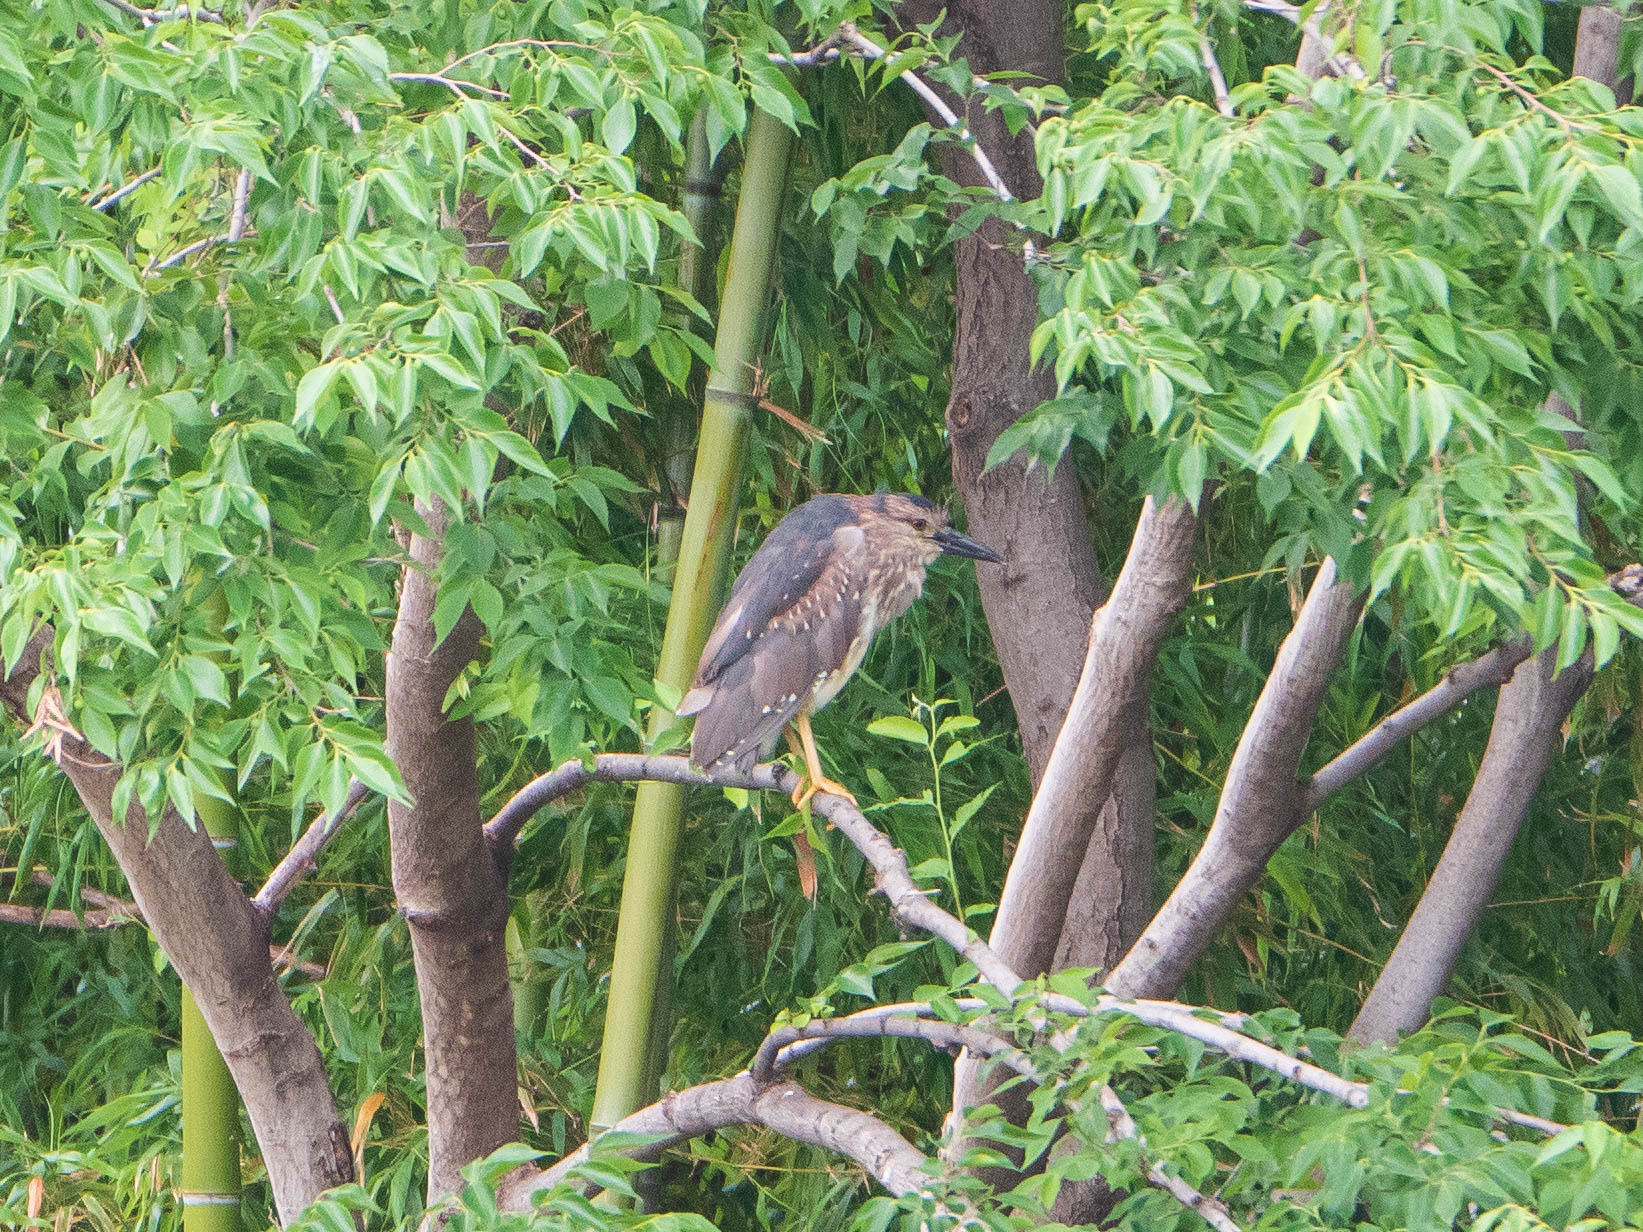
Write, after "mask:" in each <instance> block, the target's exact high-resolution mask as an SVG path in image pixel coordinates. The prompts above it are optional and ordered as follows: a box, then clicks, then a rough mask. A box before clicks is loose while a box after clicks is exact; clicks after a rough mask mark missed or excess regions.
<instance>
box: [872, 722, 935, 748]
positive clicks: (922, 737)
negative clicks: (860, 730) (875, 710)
mask: <svg viewBox="0 0 1643 1232" xmlns="http://www.w3.org/2000/svg"><path fill="white" fill-rule="evenodd" d="M867 730H868V732H869V734H871V735H874V736H884V737H885V738H886V739H889V740H900V741H903V742H904V743H907V744H917V745H921V746H924V747H926V748H927V747H929V743H930V733H929V732H928V731H927V730H926V729H925V727H924V725H923V724H922V723H920V722H918V721H917V720H916V719H910V718H908V717H907V716H906V715H904V714H887V715H885V716H884V717H883V718H882V719H874V720H873V721H872V722H871V723H869V724H868V725H867Z"/></svg>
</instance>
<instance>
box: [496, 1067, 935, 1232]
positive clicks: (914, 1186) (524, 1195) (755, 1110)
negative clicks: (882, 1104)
mask: <svg viewBox="0 0 1643 1232" xmlns="http://www.w3.org/2000/svg"><path fill="white" fill-rule="evenodd" d="M732 1125H763V1126H765V1127H767V1128H769V1129H772V1130H774V1131H775V1132H776V1133H778V1134H781V1135H782V1136H783V1137H784V1138H790V1139H792V1140H793V1141H795V1142H806V1143H809V1144H811V1145H812V1146H820V1147H825V1148H827V1149H828V1150H831V1151H836V1152H838V1153H839V1154H841V1155H844V1156H846V1157H848V1158H850V1159H853V1160H854V1161H855V1162H856V1163H858V1164H860V1165H861V1166H862V1167H863V1168H864V1169H866V1171H867V1173H868V1175H870V1176H872V1177H873V1179H874V1180H876V1181H878V1183H879V1184H880V1185H882V1186H884V1188H885V1189H887V1190H889V1191H890V1192H891V1193H893V1194H896V1195H897V1196H900V1195H902V1194H907V1193H912V1192H914V1191H915V1190H918V1189H921V1188H923V1187H924V1186H925V1185H927V1184H928V1183H929V1180H930V1160H929V1159H928V1158H926V1156H925V1155H924V1154H923V1153H922V1152H920V1151H919V1150H918V1149H916V1148H915V1147H914V1146H913V1145H912V1144H911V1143H909V1142H908V1141H907V1139H905V1138H903V1137H902V1136H901V1135H900V1134H898V1133H897V1132H896V1131H895V1130H893V1129H891V1128H890V1127H889V1126H888V1125H886V1124H885V1123H884V1122H883V1121H880V1120H879V1119H878V1118H877V1117H874V1116H871V1115H869V1114H868V1113H865V1112H861V1111H858V1110H857V1109H855V1108H845V1107H843V1106H841V1105H839V1104H832V1103H828V1102H827V1101H825V1100H820V1099H817V1098H816V1097H815V1096H813V1095H811V1094H809V1093H808V1092H807V1091H805V1090H804V1089H803V1088H802V1087H800V1086H799V1085H798V1084H797V1083H795V1082H786V1081H783V1082H774V1083H771V1084H769V1085H767V1086H761V1085H760V1084H759V1083H757V1082H755V1081H754V1079H753V1076H752V1075H751V1074H749V1073H747V1072H745V1071H744V1072H742V1073H740V1074H737V1075H736V1076H735V1077H732V1078H722V1079H720V1080H718V1081H717V1082H704V1083H702V1084H701V1085H700V1086H694V1087H690V1088H688V1089H686V1090H683V1091H676V1092H674V1093H673V1094H671V1095H668V1096H665V1097H663V1098H662V1099H661V1100H659V1101H658V1102H656V1103H654V1104H652V1105H650V1107H648V1108H641V1109H640V1110H639V1111H638V1112H635V1113H634V1114H633V1115H632V1116H629V1117H624V1118H623V1119H622V1120H620V1121H618V1122H617V1123H616V1124H615V1125H614V1126H612V1127H611V1129H610V1130H609V1131H608V1132H610V1133H612V1134H636V1135H644V1136H646V1137H650V1138H652V1139H653V1140H652V1141H650V1142H648V1143H646V1144H645V1145H642V1146H636V1147H633V1148H631V1149H628V1150H624V1151H623V1152H622V1153H623V1154H624V1155H627V1156H629V1157H631V1158H635V1159H655V1158H656V1157H657V1156H658V1155H660V1154H661V1153H662V1151H664V1150H666V1149H667V1148H668V1147H670V1146H674V1145H676V1144H677V1143H680V1142H683V1141H685V1140H687V1139H689V1138H695V1137H699V1136H700V1135H702V1134H707V1133H712V1132H714V1131H715V1130H720V1129H727V1128H729V1127H730V1126H732ZM597 1142H598V1140H597V1139H595V1141H594V1143H593V1144H591V1145H585V1146H582V1147H580V1148H579V1149H577V1150H576V1151H574V1152H572V1153H571V1154H569V1155H567V1156H566V1157H565V1158H564V1159H562V1160H560V1161H559V1162H558V1163H557V1164H555V1165H554V1166H553V1167H551V1168H548V1169H547V1170H545V1171H543V1172H538V1173H534V1174H530V1175H527V1176H523V1177H520V1178H518V1179H516V1180H513V1181H510V1182H506V1183H504V1184H503V1185H502V1187H501V1188H500V1189H499V1190H498V1192H497V1198H498V1202H499V1204H500V1205H501V1206H502V1208H503V1209H505V1210H528V1209H529V1208H530V1204H531V1195H532V1194H535V1193H538V1192H540V1191H541V1190H543V1189H548V1188H551V1187H552V1186H554V1185H556V1184H558V1183H559V1182H560V1181H562V1180H564V1179H565V1178H566V1177H567V1176H568V1174H569V1173H570V1171H571V1170H572V1169H573V1168H575V1167H576V1166H577V1165H578V1164H581V1163H584V1162H586V1161H587V1160H588V1159H589V1158H590V1157H591V1155H592V1149H591V1146H596V1145H597ZM591 1188H594V1187H592V1186H590V1189H591Z"/></svg>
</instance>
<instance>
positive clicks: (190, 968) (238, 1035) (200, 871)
mask: <svg viewBox="0 0 1643 1232" xmlns="http://www.w3.org/2000/svg"><path fill="white" fill-rule="evenodd" d="M51 641H52V633H51V630H50V629H49V628H42V629H41V630H40V631H39V632H38V633H36V634H35V636H34V638H33V639H32V640H31V641H30V642H29V644H28V647H27V648H26V649H25V651H24V653H23V657H22V659H21V660H20V661H19V663H18V665H17V669H16V670H15V671H14V672H13V673H12V674H11V676H10V677H9V678H8V679H7V680H6V681H5V683H4V685H3V686H0V696H3V697H4V701H5V705H6V708H7V709H8V710H9V711H10V712H11V714H12V716H13V717H14V718H16V719H17V720H19V721H20V722H24V723H27V722H30V721H31V720H32V718H33V716H32V715H31V714H29V713H28V694H29V689H30V687H31V686H32V685H33V683H34V680H35V678H36V676H38V675H39V674H40V673H41V671H42V660H43V659H44V658H45V657H46V656H48V655H49V654H50V649H51ZM56 756H57V761H58V764H59V765H60V766H61V767H62V768H63V773H64V774H66V775H67V776H68V778H69V781H70V782H71V783H72V784H73V785H74V789H75V791H76V792H77V793H78V794H79V796H80V801H81V803H83V804H84V805H85V807H86V811H87V812H88V813H90V814H91V818H92V820H93V821H94V822H96V824H97V829H98V830H99V831H100V832H101V833H102V835H103V838H104V840H105V841H106V842H107V843H108V846H109V850H110V851H112V852H113V853H114V858H115V859H116V860H117V861H118V862H119V865H120V870H121V871H122V872H123V873H124V874H125V878H126V881H127V883H128V884H129V885H130V887H131V896H132V898H133V899H134V900H135V901H136V904H137V906H138V908H139V909H140V910H141V911H142V914H143V918H144V919H145V920H146V921H147V922H148V926H149V929H150V930H151V931H152V932H153V934H154V939H155V941H156V942H158V944H159V946H160V948H161V949H162V950H164V951H165V955H166V957H167V958H168V959H169V960H170V961H171V965H172V966H173V967H174V968H176V971H177V974H178V975H179V976H180V977H181V978H182V981H183V983H184V984H186V985H187V986H188V987H189V988H190V989H191V990H192V991H193V994H194V1000H195V1003H196V1004H197V1005H198V1007H199V1010H200V1013H201V1015H202V1016H203V1017H204V1018H205V1022H206V1025H207V1026H208V1027H209V1028H210V1030H211V1036H212V1038H213V1039H215V1040H216V1042H217V1047H218V1049H219V1050H220V1051H221V1052H222V1055H223V1059H224V1060H225V1061H226V1062H227V1063H228V1068H229V1072H230V1073H232V1074H233V1076H234V1085H235V1086H236V1087H238V1088H239V1092H240V1098H241V1100H243V1101H244V1103H245V1108H246V1112H247V1113H248V1114H249V1115H250V1118H251V1128H252V1131H253V1132H254V1133H255V1134H256V1137H257V1145H258V1148H259V1149H260V1150H261V1152H262V1158H263V1165H264V1166H265V1167H266V1168H267V1169H268V1179H269V1184H270V1185H271V1186H272V1187H273V1190H274V1203H275V1206H276V1207H277V1208H278V1210H279V1214H280V1218H281V1219H282V1220H285V1221H290V1220H291V1219H294V1218H295V1217H296V1215H297V1214H298V1212H300V1211H301V1210H302V1209H303V1208H304V1207H306V1206H307V1205H308V1204H309V1203H310V1202H312V1201H313V1200H314V1199H315V1198H316V1197H318V1196H319V1194H320V1193H321V1192H322V1191H324V1190H326V1189H329V1188H331V1187H332V1186H334V1185H340V1184H343V1183H344V1182H347V1181H351V1180H352V1179H353V1177H354V1163H353V1154H352V1152H351V1151H350V1150H349V1148H348V1135H347V1134H346V1133H345V1132H344V1131H343V1128H342V1125H341V1123H340V1122H339V1121H338V1120H337V1114H336V1108H335V1105H334V1104H333V1103H332V1099H331V1091H330V1088H329V1086H328V1085H327V1083H326V1076H325V1065H324V1062H323V1061H322V1060H321V1059H320V1054H319V1048H318V1047H317V1046H316V1045H315V1043H314V1037H313V1036H312V1035H310V1034H309V1032H308V1029H307V1028H306V1027H305V1026H303V1024H302V1023H301V1021H299V1020H298V1018H297V1016H296V1015H295V1014H294V1013H293V1012H292V1010H291V1006H290V1004H289V1003H288V1002H287V1001H286V999H285V995H284V994H283V993H282V992H281V991H280V988H279V984H278V983H277V982H276V980H275V978H274V970H273V967H272V966H271V965H270V963H269V959H268V933H267V930H266V928H265V926H264V924H263V921H262V920H261V919H260V918H259V917H258V916H257V914H256V913H255V912H254V911H253V910H252V907H251V904H250V902H249V901H248V900H247V898H246V896H245V894H244V892H243V891H241V889H240V887H239V886H238V885H237V884H236V883H235V882H234V879H233V878H232V877H230V876H229V875H228V870H227V869H226V868H225V867H224V866H223V862H222V859H221V858H220V857H219V856H218V855H217V853H216V851H215V850H214V849H213V848H212V846H211V838H210V836H209V835H208V834H207V833H206V832H205V829H204V827H199V828H196V829H190V828H189V826H188V825H187V824H186V823H184V821H183V820H182V818H181V817H179V816H178V815H177V814H176V812H174V811H173V810H171V809H169V808H168V809H167V810H166V812H165V814H164V816H162V817H161V818H160V820H159V824H158V825H157V826H156V827H155V829H154V833H153V835H152V836H150V834H149V821H148V817H147V816H146V814H144V812H143V811H142V810H141V809H140V808H138V807H137V806H135V805H133V806H132V807H131V808H129V809H128V810H127V812H126V815H125V817H124V818H123V819H121V820H120V821H116V820H115V819H114V810H113V806H114V787H115V784H116V783H118V782H119V779H120V767H119V766H117V765H116V764H114V763H113V762H110V761H109V760H108V759H107V758H105V757H103V755H102V754H100V753H98V752H97V751H96V750H95V749H93V748H92V747H91V746H90V745H89V744H86V743H85V742H84V741H83V740H80V739H78V738H76V737H73V736H67V735H65V736H64V739H63V741H62V744H61V747H60V750H59V751H58V753H57V755H56Z"/></svg>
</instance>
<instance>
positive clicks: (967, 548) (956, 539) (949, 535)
mask: <svg viewBox="0 0 1643 1232" xmlns="http://www.w3.org/2000/svg"><path fill="white" fill-rule="evenodd" d="M930 538H932V539H934V540H935V541H936V542H937V543H938V544H940V545H941V551H942V555H944V556H971V557H974V558H975V559H976V560H990V561H992V562H993V564H995V565H1002V564H1003V563H1004V558H1003V557H1002V556H1000V555H999V554H998V553H997V552H995V551H993V549H992V548H990V547H988V546H987V545H986V544H984V543H977V542H976V541H975V540H974V539H971V538H968V537H966V536H964V535H961V534H959V533H958V532H957V531H956V530H953V529H952V528H951V527H948V528H946V529H944V530H938V531H937V532H936V533H935V534H933V535H931V536H930Z"/></svg>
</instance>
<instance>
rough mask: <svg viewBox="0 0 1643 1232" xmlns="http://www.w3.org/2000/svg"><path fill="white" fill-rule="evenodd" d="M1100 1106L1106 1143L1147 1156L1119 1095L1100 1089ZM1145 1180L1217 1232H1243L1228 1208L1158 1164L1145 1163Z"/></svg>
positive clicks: (1132, 1120) (1140, 1135) (1144, 1142)
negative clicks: (1120, 1143)
mask: <svg viewBox="0 0 1643 1232" xmlns="http://www.w3.org/2000/svg"><path fill="white" fill-rule="evenodd" d="M1101 1107H1102V1109H1103V1110H1104V1111H1105V1112H1106V1114H1107V1127H1108V1134H1107V1141H1108V1142H1113V1141H1116V1140H1117V1139H1120V1138H1123V1139H1127V1140H1129V1141H1131V1142H1134V1143H1135V1145H1136V1146H1137V1147H1138V1148H1139V1149H1140V1151H1141V1154H1142V1157H1143V1159H1144V1158H1145V1156H1146V1151H1147V1140H1146V1138H1145V1137H1143V1136H1142V1134H1141V1131H1140V1130H1139V1129H1137V1128H1136V1125H1135V1120H1134V1118H1133V1117H1131V1116H1130V1111H1129V1109H1128V1108H1126V1107H1124V1102H1123V1101H1122V1100H1121V1099H1119V1098H1118V1092H1117V1091H1114V1090H1113V1089H1112V1088H1111V1087H1109V1086H1103V1087H1102V1088H1101ZM1146 1168H1147V1179H1148V1180H1149V1181H1151V1182H1152V1183H1153V1184H1154V1185H1156V1186H1157V1187H1158V1188H1159V1189H1162V1190H1163V1191H1164V1192H1165V1193H1167V1194H1169V1195H1170V1196H1171V1197H1173V1198H1174V1199H1175V1200H1176V1201H1177V1202H1179V1203H1180V1204H1181V1205H1182V1206H1184V1207H1186V1208H1187V1209H1188V1210H1189V1211H1196V1212H1197V1213H1198V1214H1199V1215H1200V1216H1201V1217H1202V1218H1203V1220H1204V1222H1205V1223H1207V1224H1209V1226H1210V1227H1212V1228H1214V1229H1216V1232H1242V1230H1241V1229H1240V1228H1239V1226H1238V1224H1237V1222H1236V1221H1235V1220H1234V1219H1233V1218H1232V1216H1230V1215H1228V1214H1227V1208H1226V1207H1225V1206H1223V1205H1222V1204H1221V1203H1220V1202H1219V1201H1218V1200H1216V1199H1215V1198H1206V1197H1205V1196H1204V1195H1203V1194H1201V1193H1199V1192H1198V1191H1197V1190H1196V1189H1194V1188H1193V1187H1192V1186H1191V1185H1189V1184H1187V1182H1186V1181H1184V1180H1182V1179H1181V1178H1180V1177H1178V1176H1172V1175H1171V1174H1170V1173H1168V1172H1165V1171H1164V1169H1163V1168H1161V1167H1160V1166H1159V1165H1158V1164H1156V1163H1152V1162H1150V1161H1149V1162H1147V1165H1146Z"/></svg>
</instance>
